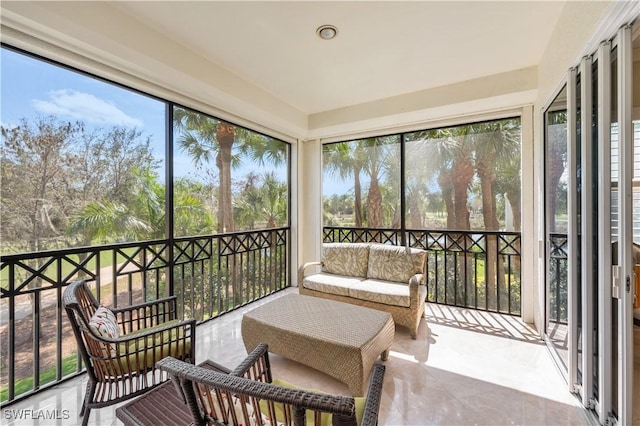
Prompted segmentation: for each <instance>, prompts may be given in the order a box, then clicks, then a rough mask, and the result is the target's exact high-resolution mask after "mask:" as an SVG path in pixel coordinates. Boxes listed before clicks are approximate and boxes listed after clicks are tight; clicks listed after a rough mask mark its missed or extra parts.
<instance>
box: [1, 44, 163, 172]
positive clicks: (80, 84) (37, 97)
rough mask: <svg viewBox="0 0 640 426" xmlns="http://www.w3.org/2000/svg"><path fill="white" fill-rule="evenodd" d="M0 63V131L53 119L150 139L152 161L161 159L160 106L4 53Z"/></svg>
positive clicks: (49, 65) (105, 85) (71, 73)
mask: <svg viewBox="0 0 640 426" xmlns="http://www.w3.org/2000/svg"><path fill="white" fill-rule="evenodd" d="M0 60H1V64H2V68H1V71H2V73H1V87H2V96H1V105H2V108H1V112H0V121H1V122H2V125H3V126H6V127H10V126H13V125H16V124H18V123H19V122H20V120H21V119H22V118H27V119H29V120H33V119H34V118H36V117H38V116H39V115H40V116H47V115H55V116H57V117H58V118H60V119H61V120H69V121H73V120H79V121H83V122H84V123H85V125H86V126H87V127H89V128H109V127H111V126H127V127H137V128H138V129H140V130H142V132H143V133H144V135H145V136H150V137H151V143H152V149H153V152H154V155H156V157H158V158H164V141H165V132H164V115H165V111H164V109H165V107H164V104H163V103H162V102H158V101H156V100H154V99H152V98H149V97H146V96H141V95H139V94H137V93H135V92H132V91H129V90H125V89H121V88H119V87H117V86H114V85H111V84H107V83H104V82H102V81H100V80H98V79H94V78H89V77H86V76H83V75H80V74H78V73H75V72H73V71H70V70H67V69H65V68H61V67H57V66H52V65H51V64H49V63H47V62H44V61H39V60H35V59H33V58H30V57H28V56H25V55H22V54H20V53H16V52H13V51H11V50H8V49H2V50H1V56H0ZM161 175H162V177H164V173H161Z"/></svg>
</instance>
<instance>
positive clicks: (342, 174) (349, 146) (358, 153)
mask: <svg viewBox="0 0 640 426" xmlns="http://www.w3.org/2000/svg"><path fill="white" fill-rule="evenodd" d="M363 157H364V152H363V149H362V147H361V146H360V145H359V144H358V143H355V144H354V143H352V142H341V143H334V144H330V145H325V146H324V147H323V150H322V162H323V163H324V167H325V170H327V172H328V173H329V174H330V175H333V176H337V177H339V178H340V179H342V180H345V179H348V178H349V177H353V195H354V205H353V214H354V221H355V227H356V228H361V227H362V184H361V182H360V175H361V173H362V167H363V162H364V158H363Z"/></svg>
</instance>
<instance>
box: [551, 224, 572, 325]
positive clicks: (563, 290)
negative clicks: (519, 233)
mask: <svg viewBox="0 0 640 426" xmlns="http://www.w3.org/2000/svg"><path fill="white" fill-rule="evenodd" d="M549 237H550V242H551V244H550V250H549V321H551V322H556V323H560V324H567V321H568V318H569V316H568V315H569V312H568V303H569V300H568V296H569V293H568V283H569V275H568V274H569V239H568V237H567V234H550V235H549Z"/></svg>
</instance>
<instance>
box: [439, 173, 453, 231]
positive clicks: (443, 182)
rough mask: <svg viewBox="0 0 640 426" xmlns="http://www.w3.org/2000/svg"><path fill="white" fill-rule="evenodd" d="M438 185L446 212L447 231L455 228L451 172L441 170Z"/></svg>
mask: <svg viewBox="0 0 640 426" xmlns="http://www.w3.org/2000/svg"><path fill="white" fill-rule="evenodd" d="M438 185H440V190H441V191H442V199H443V200H444V205H445V208H446V211H447V229H454V227H455V206H454V203H453V186H452V184H451V171H450V170H448V169H445V168H443V169H441V170H440V175H439V176H438Z"/></svg>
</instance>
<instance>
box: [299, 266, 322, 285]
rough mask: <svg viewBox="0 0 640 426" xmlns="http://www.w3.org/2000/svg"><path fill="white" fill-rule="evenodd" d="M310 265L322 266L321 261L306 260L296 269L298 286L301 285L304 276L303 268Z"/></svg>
mask: <svg viewBox="0 0 640 426" xmlns="http://www.w3.org/2000/svg"><path fill="white" fill-rule="evenodd" d="M311 266H322V262H307V263H305V264H304V265H302V266H301V267H300V269H298V287H302V281H303V280H304V277H305V274H304V272H305V270H306V269H307V268H309V267H311Z"/></svg>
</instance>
